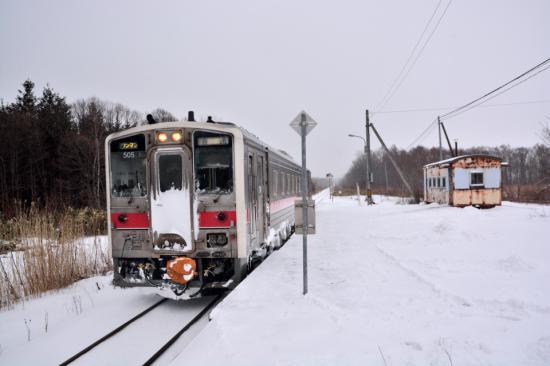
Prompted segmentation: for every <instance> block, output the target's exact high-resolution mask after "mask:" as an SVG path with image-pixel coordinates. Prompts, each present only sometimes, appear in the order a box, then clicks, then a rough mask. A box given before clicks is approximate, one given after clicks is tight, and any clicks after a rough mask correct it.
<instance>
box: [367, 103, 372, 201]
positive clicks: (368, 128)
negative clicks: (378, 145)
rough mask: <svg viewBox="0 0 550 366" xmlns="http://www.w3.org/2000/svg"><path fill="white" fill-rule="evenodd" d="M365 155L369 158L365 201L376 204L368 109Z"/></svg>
mask: <svg viewBox="0 0 550 366" xmlns="http://www.w3.org/2000/svg"><path fill="white" fill-rule="evenodd" d="M365 130H366V135H365V155H366V158H367V196H366V197H365V201H367V204H368V205H372V204H374V201H373V200H372V190H371V186H370V176H371V172H370V121H369V110H368V109H367V110H366V120H365Z"/></svg>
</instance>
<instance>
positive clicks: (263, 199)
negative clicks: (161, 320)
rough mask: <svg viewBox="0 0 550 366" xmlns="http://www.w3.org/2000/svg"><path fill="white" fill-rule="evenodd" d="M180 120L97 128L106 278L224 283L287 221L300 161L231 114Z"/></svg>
mask: <svg viewBox="0 0 550 366" xmlns="http://www.w3.org/2000/svg"><path fill="white" fill-rule="evenodd" d="M188 120H189V121H181V122H165V123H154V121H151V120H150V124H148V125H143V126H138V127H134V128H131V129H128V130H125V131H122V132H117V133H114V134H111V135H109V136H108V137H107V140H106V143H105V156H106V164H105V166H106V177H107V209H108V212H109V215H108V216H109V238H110V243H111V248H112V255H113V262H114V283H115V285H118V286H123V287H128V286H152V287H156V288H158V289H160V290H161V291H162V292H164V293H167V294H170V295H171V296H174V294H175V296H179V297H183V298H187V297H194V296H197V295H200V294H202V293H205V292H208V290H209V289H220V288H221V289H224V288H228V289H230V288H232V287H234V286H235V285H236V284H237V283H238V282H239V281H240V280H241V279H242V278H243V277H244V276H246V274H247V273H248V272H249V271H250V270H251V269H252V268H253V267H254V265H255V263H257V262H259V261H261V260H262V259H263V258H265V257H266V256H267V255H268V254H269V253H270V252H271V251H272V250H274V249H277V248H278V247H280V246H281V244H282V243H283V241H284V240H286V239H287V238H288V237H289V236H290V235H291V233H292V231H293V227H294V200H295V199H296V198H298V197H299V196H301V193H300V187H301V182H300V180H301V176H300V171H301V168H300V166H299V165H298V164H296V163H295V162H294V161H293V160H292V158H291V157H290V156H289V155H288V154H286V153H285V152H283V151H280V150H276V149H273V148H271V147H270V146H268V145H266V144H265V143H263V142H262V141H261V140H260V139H259V138H257V137H256V136H254V135H253V134H251V133H249V132H247V131H246V130H245V129H243V128H240V127H238V126H236V125H235V124H233V123H226V122H213V121H211V119H210V118H209V122H194V121H193V114H192V112H190V113H189V118H188ZM151 122H152V123H151ZM308 180H309V179H308ZM308 183H309V182H308ZM167 290H168V291H167Z"/></svg>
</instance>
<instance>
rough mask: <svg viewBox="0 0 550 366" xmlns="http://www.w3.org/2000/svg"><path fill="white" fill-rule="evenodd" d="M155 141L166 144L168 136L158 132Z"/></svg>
mask: <svg viewBox="0 0 550 366" xmlns="http://www.w3.org/2000/svg"><path fill="white" fill-rule="evenodd" d="M157 140H159V142H166V141H167V140H168V134H166V133H165V132H159V133H158V134H157Z"/></svg>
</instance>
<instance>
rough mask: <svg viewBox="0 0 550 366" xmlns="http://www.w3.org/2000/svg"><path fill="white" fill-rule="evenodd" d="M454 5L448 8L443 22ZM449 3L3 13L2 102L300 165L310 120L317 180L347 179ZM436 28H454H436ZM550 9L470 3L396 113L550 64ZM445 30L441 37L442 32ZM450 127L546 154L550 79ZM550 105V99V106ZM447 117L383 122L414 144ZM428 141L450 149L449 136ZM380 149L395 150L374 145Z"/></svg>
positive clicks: (429, 54) (8, 4)
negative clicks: (115, 116) (29, 92)
mask: <svg viewBox="0 0 550 366" xmlns="http://www.w3.org/2000/svg"><path fill="white" fill-rule="evenodd" d="M448 2H449V0H442V1H441V5H440V7H439V10H438V14H441V13H442V11H443V9H444V8H445V6H447V4H448ZM438 3H439V0H425V1H406V0H403V1H320V0H315V1H313V0H311V1H296V0H292V1H288V0H278V1H257V0H256V1H252V0H251V1H239V0H232V1H228V0H223V1H208V0H202V1H181V0H180V1H135V0H132V1H74V0H67V1H42V0H37V1H23V0H14V1H11V0H2V1H1V3H0V35H1V37H2V38H1V39H2V41H1V48H0V50H1V52H0V55H1V56H0V98H2V99H3V100H4V102H11V101H13V100H14V98H15V96H16V94H17V89H19V88H20V87H21V83H22V82H23V81H24V80H25V79H26V78H30V79H32V80H33V81H34V82H35V83H36V84H37V87H38V90H37V94H40V93H41V89H42V88H43V87H44V86H45V85H46V84H49V85H50V86H51V87H53V88H54V89H55V90H57V91H58V92H59V93H60V94H62V95H64V96H66V97H67V99H68V101H70V102H71V101H74V100H76V99H80V98H85V97H91V96H97V97H99V98H101V99H106V100H110V101H113V102H120V103H123V104H125V105H127V106H128V107H130V108H133V109H137V110H140V111H143V112H147V111H150V110H152V109H154V108H157V107H162V108H165V109H167V110H169V111H171V112H172V113H173V114H175V115H177V116H178V117H180V118H183V117H185V115H186V112H187V111H188V110H195V113H196V115H197V116H199V117H202V118H206V116H207V115H212V116H214V117H215V119H219V120H225V121H232V122H236V123H238V124H240V125H242V126H244V127H245V128H247V129H248V130H250V131H252V132H254V133H255V134H256V135H258V136H259V137H260V138H262V139H263V140H265V141H266V142H268V143H269V144H271V145H273V146H274V147H278V148H281V149H284V150H286V151H288V152H289V153H291V154H292V155H293V156H295V157H296V159H297V160H298V158H299V153H300V146H299V141H300V140H299V136H298V135H297V134H296V133H295V132H294V131H292V130H291V129H290V127H289V126H288V124H289V123H290V121H291V120H292V119H293V118H294V117H295V116H296V114H297V113H298V112H299V111H300V110H302V109H304V110H306V111H307V112H309V113H310V114H311V115H312V116H313V117H314V118H315V119H316V121H317V122H318V126H317V127H316V129H314V130H313V131H312V132H311V133H310V135H309V136H308V166H309V168H310V169H311V170H312V171H313V174H314V175H316V176H321V175H322V176H324V175H325V174H326V173H327V172H332V173H334V174H335V175H336V176H342V175H343V174H345V172H346V171H347V169H348V168H349V166H350V163H351V161H352V160H353V159H354V158H355V157H356V156H357V154H358V153H360V152H361V151H362V142H361V141H360V140H359V139H352V138H349V137H348V136H347V135H348V134H349V133H352V134H360V135H364V133H365V128H364V119H365V109H366V108H369V109H370V110H376V108H377V106H378V104H379V102H380V101H381V100H382V98H383V97H384V95H385V94H386V92H387V91H388V89H389V87H390V85H391V84H392V82H393V81H394V79H395V78H396V76H397V75H398V73H399V71H400V70H401V68H402V66H403V65H404V63H405V61H406V60H407V57H408V56H409V54H410V52H411V50H412V49H413V47H414V45H415V43H416V42H417V40H418V38H419V36H420V34H421V33H422V31H423V29H424V27H425V25H426V23H427V21H428V19H429V18H430V16H431V14H432V12H433V11H434V9H435V8H436V6H437V5H438ZM435 19H436V20H437V19H438V16H437V15H436V18H435ZM549 19H550V1H548V0H516V1H509V0H487V1H486V0H484V1H479V0H464V1H460V0H455V1H453V2H452V3H451V5H450V6H449V8H448V11H447V13H446V14H445V16H444V17H443V19H442V20H441V23H440V25H439V27H438V28H437V30H436V31H435V33H434V34H433V37H432V39H431V41H430V43H429V44H428V45H427V46H426V48H425V50H424V52H423V53H422V54H421V56H420V57H419V59H418V61H417V63H416V65H415V66H414V68H412V70H411V72H410V73H409V75H408V78H407V79H405V81H404V82H403V83H402V85H401V87H400V88H399V89H398V90H397V92H396V93H395V95H394V97H393V98H392V99H391V100H390V101H389V102H388V103H387V105H386V106H385V108H384V110H386V111H392V110H409V109H425V108H427V109H431V108H445V107H453V106H458V105H461V104H464V103H466V102H469V101H471V100H473V99H475V98H476V97H479V96H481V95H482V94H484V93H485V92H487V91H489V90H491V89H493V88H495V87H497V86H498V85H500V84H502V83H504V82H506V81H508V80H510V79H512V78H513V77H515V76H516V75H518V74H520V73H521V72H523V71H525V70H527V69H529V68H530V67H532V66H534V65H536V64H538V63H540V62H541V61H543V60H545V59H547V58H549V57H550V21H549ZM428 33H429V31H428ZM535 101H536V102H537V103H530V104H514V105H508V106H493V107H490V106H489V107H484V108H477V109H474V110H472V111H470V112H468V113H464V114H462V115H460V116H458V117H456V118H454V119H452V120H449V121H447V122H446V125H447V128H448V131H449V133H450V135H451V138H453V139H455V138H456V139H458V141H459V144H460V145H461V146H472V145H500V144H510V145H512V146H520V145H532V144H535V143H537V142H539V141H540V138H539V136H538V135H537V134H538V133H539V131H540V127H541V123H543V122H544V121H546V120H547V117H550V70H547V71H546V72H543V73H541V74H539V75H538V76H536V77H534V78H533V79H531V80H529V81H527V82H525V83H523V84H521V85H519V86H518V87H516V88H514V89H512V90H510V91H509V92H507V93H505V94H503V95H501V96H499V97H497V98H495V99H493V100H491V101H489V102H487V105H494V104H509V103H518V102H535ZM540 101H543V102H540ZM438 113H444V111H440V112H438V111H423V112H407V113H387V114H377V115H375V116H373V118H372V122H373V123H374V124H375V125H376V126H377V128H378V129H379V131H380V132H381V134H382V136H383V137H384V138H385V140H386V142H387V143H388V144H390V145H391V144H395V145H397V146H399V147H407V146H408V145H409V144H410V143H411V142H412V141H413V140H414V139H415V138H416V137H417V136H418V135H419V134H420V133H421V131H422V130H423V129H424V128H425V127H426V126H427V125H428V124H429V123H430V121H432V120H433V119H434V118H435V117H436V116H437V114H438ZM422 143H423V144H424V145H425V146H433V145H436V144H437V134H436V133H435V130H434V132H433V133H432V134H431V135H430V136H428V137H427V138H426V139H425V140H424V141H422ZM373 147H374V148H377V147H379V144H378V143H377V142H373Z"/></svg>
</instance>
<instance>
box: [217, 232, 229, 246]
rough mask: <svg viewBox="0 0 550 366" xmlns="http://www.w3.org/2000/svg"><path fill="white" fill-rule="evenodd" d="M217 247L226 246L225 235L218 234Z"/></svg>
mask: <svg viewBox="0 0 550 366" xmlns="http://www.w3.org/2000/svg"><path fill="white" fill-rule="evenodd" d="M217 242H218V245H225V244H227V235H225V234H218V240H217Z"/></svg>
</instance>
